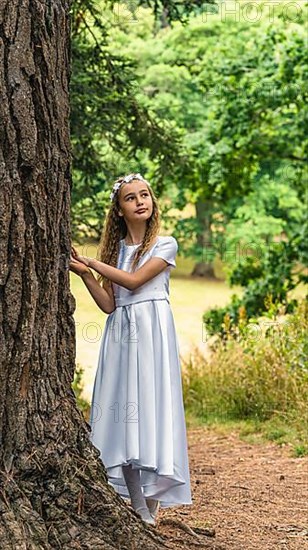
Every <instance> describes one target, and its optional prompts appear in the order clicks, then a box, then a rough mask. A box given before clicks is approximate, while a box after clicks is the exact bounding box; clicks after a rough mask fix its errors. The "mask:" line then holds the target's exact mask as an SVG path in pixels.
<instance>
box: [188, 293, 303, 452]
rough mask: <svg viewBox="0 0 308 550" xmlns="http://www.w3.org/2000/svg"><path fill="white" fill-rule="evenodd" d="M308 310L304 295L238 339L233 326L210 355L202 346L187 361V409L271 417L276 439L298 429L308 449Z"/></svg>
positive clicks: (229, 416) (219, 415) (204, 414)
mask: <svg viewBox="0 0 308 550" xmlns="http://www.w3.org/2000/svg"><path fill="white" fill-rule="evenodd" d="M307 312H308V302H307V301H305V300H302V301H301V302H300V303H299V304H298V306H297V307H296V308H295V310H294V312H293V313H292V314H290V315H288V316H285V317H283V318H280V319H279V320H277V319H276V320H275V321H269V320H268V319H267V318H264V319H262V320H259V322H258V324H257V323H254V324H253V325H251V327H250V330H249V331H247V330H246V331H242V332H239V333H238V338H237V339H235V338H234V335H233V334H231V333H230V332H228V333H227V338H226V339H223V340H222V339H218V340H217V341H216V344H215V348H213V349H212V354H211V357H210V359H208V360H205V359H204V357H203V356H202V355H201V354H200V352H198V351H197V350H196V352H195V354H192V355H191V357H190V360H189V361H187V362H184V365H183V373H184V374H183V393H184V402H185V408H186V411H187V413H188V414H191V415H194V416H196V417H199V418H200V419H202V420H203V421H211V420H212V419H213V418H216V419H217V420H218V421H229V420H243V419H251V420H253V421H254V422H261V423H267V428H266V435H267V437H268V438H269V439H272V440H283V437H284V436H285V435H286V433H287V432H288V430H289V429H292V430H295V431H296V433H297V440H298V441H297V444H299V445H302V446H303V447H305V449H307V450H308V447H307V422H308V416H307V399H308V369H307V354H308V339H307V334H308V331H307V329H308V316H307ZM270 422H271V427H270Z"/></svg>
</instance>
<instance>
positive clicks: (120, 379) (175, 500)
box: [90, 236, 192, 508]
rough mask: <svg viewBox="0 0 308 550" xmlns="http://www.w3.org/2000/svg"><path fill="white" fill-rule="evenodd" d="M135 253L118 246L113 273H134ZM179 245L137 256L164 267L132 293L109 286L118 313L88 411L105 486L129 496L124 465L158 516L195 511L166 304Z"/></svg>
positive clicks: (110, 320)
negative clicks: (136, 473) (186, 507)
mask: <svg viewBox="0 0 308 550" xmlns="http://www.w3.org/2000/svg"><path fill="white" fill-rule="evenodd" d="M137 246H139V245H126V244H125V242H124V239H122V240H121V241H120V253H119V259H118V263H117V267H118V268H119V269H122V270H124V271H131V269H130V268H131V262H132V256H133V253H134V251H135V249H136V247H137ZM177 250H178V244H177V241H176V239H175V238H174V237H171V236H169V237H168V236H159V237H157V240H156V242H155V243H154V244H153V245H152V247H151V249H150V250H149V251H148V252H146V253H145V255H144V256H142V257H141V258H140V260H139V262H138V266H137V269H138V268H139V267H141V266H142V265H143V264H144V263H145V262H147V261H148V260H149V259H150V258H154V257H159V258H163V259H164V260H166V262H167V263H168V266H166V268H165V269H164V270H163V271H162V272H161V273H159V274H158V275H157V276H156V277H154V278H153V279H151V280H150V281H148V282H147V283H145V284H143V285H142V286H140V287H139V288H138V289H136V290H134V291H131V290H127V289H126V288H124V287H122V286H120V285H117V284H115V283H112V285H113V290H114V296H115V304H116V309H115V310H114V311H113V312H112V313H110V314H109V315H108V317H107V320H106V325H105V329H104V333H103V337H102V342H101V347H100V352H99V359H98V368H97V372H96V377H95V382H94V389H93V396H92V405H91V417H90V424H91V436H90V437H91V441H92V443H93V444H94V445H95V447H97V448H98V449H99V451H100V458H101V460H102V461H103V463H104V465H105V468H106V470H107V476H108V483H109V484H111V485H112V486H113V487H114V489H115V490H116V491H117V492H118V493H119V494H120V495H121V496H122V497H124V498H129V492H128V489H127V486H126V483H125V479H124V476H123V472H122V465H128V464H132V468H139V469H140V484H141V487H142V492H143V495H144V497H147V498H148V497H149V498H153V499H154V498H155V499H156V500H159V501H160V505H161V507H162V508H167V507H170V506H175V505H181V504H192V500H191V488H190V473H189V464H188V452H187V439H186V426H185V416H184V405H183V395H182V381H181V367H180V359H179V346H178V340H177V335H176V331H175V324H174V319H173V314H172V310H171V307H170V302H169V277H170V270H171V268H172V267H176V263H175V257H176V253H177Z"/></svg>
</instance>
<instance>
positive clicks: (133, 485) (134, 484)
mask: <svg viewBox="0 0 308 550" xmlns="http://www.w3.org/2000/svg"><path fill="white" fill-rule="evenodd" d="M122 470H123V475H124V479H125V482H126V485H127V489H128V492H129V496H130V499H131V503H132V507H133V508H134V510H135V512H137V513H138V514H139V515H140V516H141V518H142V519H143V520H144V521H146V522H147V523H150V524H152V525H155V521H154V519H153V517H152V516H151V514H150V512H149V509H148V507H147V503H146V500H145V498H144V496H143V493H142V490H141V485H140V472H139V470H138V469H133V468H132V465H131V464H128V465H126V466H122Z"/></svg>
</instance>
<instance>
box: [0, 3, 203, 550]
mask: <svg viewBox="0 0 308 550" xmlns="http://www.w3.org/2000/svg"><path fill="white" fill-rule="evenodd" d="M87 1H88V3H89V2H90V0H87ZM141 3H142V2H140V4H141ZM149 4H150V3H149ZM169 4H170V6H169V7H172V5H173V3H172V2H170V3H169ZM178 4H179V3H178V2H174V5H175V6H177V5H178ZM191 4H192V5H193V4H194V3H191ZM195 4H196V5H198V4H200V2H196V3H195ZM160 5H162V7H163V8H164V7H165V2H161V3H160V2H156V1H155V2H153V3H152V6H153V8H154V9H155V8H157V7H159V6H160ZM183 6H184V8H185V10H186V9H188V8H187V6H188V3H187V2H183ZM69 9H70V3H69V0H0V96H1V100H0V118H1V124H0V185H1V201H0V325H1V331H0V359H1V365H0V548H1V549H3V550H8V549H14V550H16V549H20V550H22V549H31V550H33V549H40V550H42V549H65V548H89V549H91V550H93V549H95V550H97V549H106V550H108V549H115V548H117V549H119V548H121V550H124V549H133V548H140V547H144V548H146V549H147V550H150V549H155V548H162V546H163V542H162V540H161V539H160V538H159V536H158V535H157V534H155V531H154V529H153V528H152V527H149V526H146V525H145V524H144V523H142V521H141V520H140V519H139V518H138V516H137V514H136V513H135V512H133V511H131V510H130V509H129V508H128V507H127V506H126V504H125V503H124V502H123V500H122V499H121V497H120V496H119V495H118V494H117V493H116V492H115V491H114V489H113V488H112V487H111V486H110V485H108V482H107V475H106V470H105V468H104V466H103V464H102V462H101V461H100V459H99V453H98V451H97V450H96V449H95V448H94V447H93V446H92V445H91V443H90V441H89V426H88V425H87V424H86V423H85V421H84V419H83V417H82V415H81V413H80V412H79V410H78V409H77V407H76V400H75V396H74V394H73V392H72V390H71V382H72V380H73V375H74V368H75V325H74V320H73V312H74V309H75V302H74V299H73V297H72V295H71V293H70V289H69V271H68V265H69V257H70V241H71V230H70V191H71V175H70V174H71V151H70V140H69V115H70V113H69V74H70V23H69V21H70V18H69ZM171 11H172V10H171Z"/></svg>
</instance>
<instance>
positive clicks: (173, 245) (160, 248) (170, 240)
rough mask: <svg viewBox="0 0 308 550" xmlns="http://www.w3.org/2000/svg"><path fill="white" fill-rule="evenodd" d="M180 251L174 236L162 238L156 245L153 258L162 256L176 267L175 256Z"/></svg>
mask: <svg viewBox="0 0 308 550" xmlns="http://www.w3.org/2000/svg"><path fill="white" fill-rule="evenodd" d="M177 251H178V243H177V241H176V239H175V238H174V237H166V238H164V239H160V240H159V241H158V243H157V245H156V246H155V247H154V250H153V254H152V258H155V257H156V258H162V259H163V260H165V261H166V262H167V263H168V264H169V265H170V266H172V267H176V263H175V257H176V254H177Z"/></svg>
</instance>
